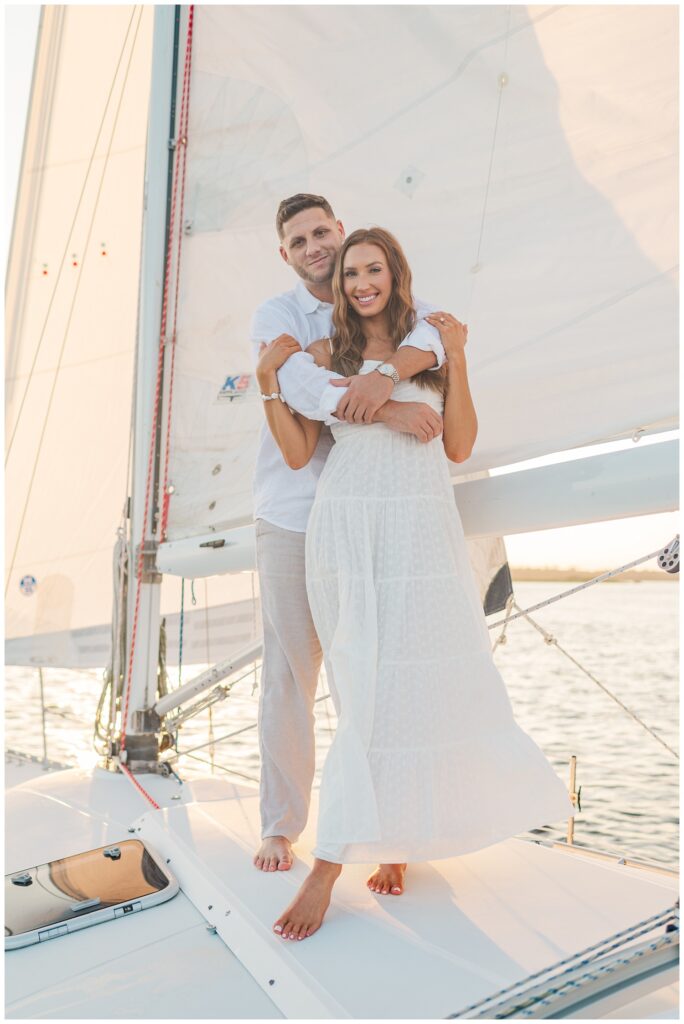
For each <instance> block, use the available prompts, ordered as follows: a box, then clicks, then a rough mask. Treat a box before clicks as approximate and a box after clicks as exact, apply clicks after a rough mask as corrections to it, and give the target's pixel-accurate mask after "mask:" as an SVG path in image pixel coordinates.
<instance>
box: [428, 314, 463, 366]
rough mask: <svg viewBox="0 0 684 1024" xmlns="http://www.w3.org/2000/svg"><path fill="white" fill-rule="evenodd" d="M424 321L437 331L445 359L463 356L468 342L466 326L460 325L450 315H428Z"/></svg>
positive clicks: (459, 322)
mask: <svg viewBox="0 0 684 1024" xmlns="http://www.w3.org/2000/svg"><path fill="white" fill-rule="evenodd" d="M425 319H426V320H427V322H428V323H429V324H432V326H433V327H436V328H437V330H438V331H439V336H440V338H441V339H442V345H443V346H444V351H445V353H446V357H447V359H451V358H453V357H454V356H456V355H459V354H460V355H463V352H464V349H465V347H466V342H467V341H468V324H462V323H461V321H460V320H457V319H456V317H455V316H452V315H451V313H442V312H437V313H430V315H429V316H426V317H425Z"/></svg>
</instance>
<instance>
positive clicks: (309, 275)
mask: <svg viewBox="0 0 684 1024" xmlns="http://www.w3.org/2000/svg"><path fill="white" fill-rule="evenodd" d="M297 273H298V274H299V276H300V277H301V279H302V280H303V281H310V282H311V284H328V282H329V281H332V279H333V277H334V276H335V257H334V256H332V257H330V260H329V262H328V264H327V266H326V267H325V268H323V267H321V269H320V270H319V271H318V272H316V269H315V268H312V267H298V268H297Z"/></svg>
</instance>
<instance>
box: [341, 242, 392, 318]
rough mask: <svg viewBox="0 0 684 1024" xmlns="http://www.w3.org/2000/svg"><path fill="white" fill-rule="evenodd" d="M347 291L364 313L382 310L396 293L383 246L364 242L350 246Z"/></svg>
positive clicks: (345, 271) (351, 301)
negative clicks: (393, 289) (393, 293)
mask: <svg viewBox="0 0 684 1024" xmlns="http://www.w3.org/2000/svg"><path fill="white" fill-rule="evenodd" d="M342 283H343V286H344V294H345V295H346V297H347V300H348V302H349V305H350V306H351V307H352V309H354V310H356V312H357V313H358V314H359V315H360V316H376V315H377V314H378V313H381V312H382V311H383V309H384V308H385V306H386V305H387V303H388V302H389V300H390V295H391V294H392V285H393V281H392V274H391V273H390V269H389V267H388V266H387V257H386V256H385V253H384V250H383V249H381V248H380V246H379V245H373V244H372V243H370V242H360V243H359V244H358V245H352V246H350V247H349V249H347V251H346V253H345V255H344V266H343V268H342Z"/></svg>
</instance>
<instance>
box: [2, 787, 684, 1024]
mask: <svg viewBox="0 0 684 1024" xmlns="http://www.w3.org/2000/svg"><path fill="white" fill-rule="evenodd" d="M142 781H143V784H144V785H145V786H146V787H147V788H148V789H149V790H150V792H151V793H152V794H153V795H154V797H155V799H156V800H157V801H158V802H159V803H162V804H164V805H165V806H163V807H162V810H161V811H160V812H158V811H154V810H152V809H149V811H147V810H145V806H149V805H144V802H143V801H142V799H141V797H140V796H139V795H138V794H137V793H136V791H135V790H134V789H133V787H132V786H131V785H130V783H128V782H127V781H126V780H125V779H124V778H123V777H122V776H115V775H111V774H108V773H106V772H102V771H96V772H95V773H93V774H92V775H90V774H88V773H86V772H80V771H78V770H72V771H67V772H58V773H55V774H51V775H46V776H44V777H43V778H40V779H34V780H29V781H27V782H25V783H23V784H21V785H20V786H18V787H16V788H14V789H12V790H10V791H9V793H8V829H7V842H8V852H7V860H6V865H7V866H6V870H7V871H10V872H12V871H17V870H19V869H21V868H25V867H27V866H29V865H34V864H37V863H40V862H45V861H47V860H51V859H54V858H55V857H59V856H65V855H68V854H69V853H74V852H77V851H78V850H84V849H88V848H92V847H96V846H100V845H103V844H106V843H109V842H113V841H118V840H121V839H123V838H126V837H127V836H128V835H129V833H128V827H129V823H131V822H135V828H136V832H137V834H138V835H140V836H141V837H142V838H144V839H145V840H146V841H147V842H149V844H150V845H151V846H153V847H155V848H156V849H157V850H158V851H159V852H160V853H162V854H163V855H164V856H165V857H167V858H169V860H170V867H171V870H173V871H174V873H175V874H176V876H177V877H178V879H179V881H180V883H181V887H182V890H183V892H182V893H180V894H179V895H178V896H177V897H175V898H174V899H172V900H171V901H169V902H168V903H166V904H163V905H162V906H160V907H157V908H154V909H152V910H148V911H144V912H143V913H141V914H139V915H135V917H132V918H125V919H120V920H117V921H112V922H107V923H105V924H101V925H97V926H95V927H94V928H92V929H85V930H84V931H81V932H78V933H75V934H73V935H68V936H64V937H62V938H60V939H55V940H53V941H51V942H48V943H44V944H42V945H40V946H33V947H28V948H26V949H23V950H16V951H13V952H11V953H8V954H7V955H6V964H7V968H8V969H7V988H6V992H7V996H6V998H7V1016H8V1017H58V1018H59V1017H72V1018H78V1019H81V1018H85V1017H93V1018H98V1017H109V1018H121V1017H133V1018H146V1017H169V1018H183V1017H199V1018H239V1017H244V1018H257V1017H262V1018H266V1017H277V1016H281V1015H282V1016H287V1017H299V1018H301V1019H316V1018H319V1019H320V1018H326V1017H327V1018H344V1017H347V1018H349V1017H351V1018H440V1017H447V1016H449V1015H450V1014H455V1013H457V1012H458V1011H459V1010H461V1009H462V1008H463V1007H465V1006H467V1005H468V1004H470V1003H473V1002H475V1001H477V1000H479V999H480V998H482V997H485V996H487V995H489V994H491V993H492V992H495V991H498V990H500V989H502V988H505V987H506V986H507V985H509V984H510V983H512V982H515V981H518V980H520V979H523V978H525V977H526V976H528V975H529V974H531V973H533V972H535V971H537V970H540V969H541V968H545V967H548V966H550V965H551V964H554V963H556V962H557V961H559V960H562V959H563V958H564V957H565V956H567V955H570V954H572V953H574V952H576V951H577V950H578V949H582V948H584V947H587V946H589V945H591V944H592V943H594V942H597V941H599V940H601V939H604V938H605V937H606V936H608V935H611V934H612V933H615V932H618V931H620V930H621V929H623V928H626V927H628V926H629V925H632V924H634V923H636V922H638V921H640V920H642V919H645V918H647V917H649V916H651V915H652V914H654V913H657V912H658V911H661V910H665V909H667V908H668V907H670V906H672V904H673V903H674V901H675V899H676V894H677V877H676V876H675V875H673V874H669V873H660V872H655V871H650V870H645V869H642V868H638V867H632V866H629V865H628V864H620V863H618V862H617V860H615V861H613V860H610V859H604V858H595V857H594V858H592V857H588V856H584V855H583V854H582V853H578V852H572V851H569V850H567V851H566V850H563V849H559V848H558V847H554V848H549V847H545V846H541V845H537V844H536V843H534V842H531V841H529V840H523V839H510V840H507V841H506V842H503V843H499V844H497V845H495V846H492V847H489V848H487V849H484V850H480V851H478V852H476V853H473V854H468V855H466V856H462V857H458V858H453V859H451V860H446V861H435V862H432V863H426V864H415V865H411V866H410V867H409V870H408V872H407V879H406V892H405V893H404V895H402V896H400V897H395V896H385V897H380V896H376V895H374V894H372V893H370V892H369V890H368V889H367V888H366V886H365V880H366V877H367V875H368V873H369V871H368V868H366V867H364V866H362V865H350V866H347V867H346V868H345V869H344V871H343V873H342V876H341V878H340V880H339V882H338V884H337V885H336V887H335V892H334V895H333V902H332V904H331V907H330V909H329V911H328V914H327V916H326V920H325V923H324V925H323V927H322V928H321V930H320V931H319V932H318V933H317V934H316V935H315V936H312V937H311V938H309V939H306V940H304V941H303V942H293V941H287V940H283V939H281V938H279V937H277V936H276V935H274V934H273V932H272V930H271V929H272V923H273V921H274V920H275V918H276V917H277V916H278V915H279V914H280V912H281V911H282V909H283V908H284V907H285V906H286V905H287V903H288V902H289V901H290V900H291V899H292V896H293V895H294V893H295V891H296V889H297V888H298V886H299V884H300V883H301V881H302V879H303V878H304V877H305V875H306V873H307V870H308V866H309V863H310V862H311V859H312V858H311V854H310V853H309V851H310V849H311V848H312V846H313V830H310V831H308V832H307V833H305V835H304V836H303V837H302V840H301V841H300V843H299V844H298V845H297V849H296V852H297V855H298V859H297V862H296V863H295V865H294V867H293V869H292V870H291V871H290V872H274V873H263V872H258V871H256V870H255V868H254V866H253V865H252V855H253V851H254V848H255V845H256V844H257V842H258V836H259V821H258V798H257V794H256V793H255V791H254V790H253V789H249V788H246V787H243V786H239V787H238V786H234V785H232V784H230V783H228V782H226V781H225V780H217V779H206V780H202V781H199V782H194V783H190V784H185V785H184V786H182V787H181V786H179V785H178V783H177V782H176V781H175V780H173V779H162V778H160V777H158V776H143V777H142ZM174 798H175V799H174ZM142 812H144V813H142ZM315 813H316V808H315V806H314V807H313V808H312V815H311V819H312V821H315ZM137 830H139V831H137ZM207 926H209V927H210V928H216V933H213V932H212V931H211V930H208V929H207ZM222 940H223V941H222ZM231 951H232V952H231ZM669 980H670V981H671V980H673V979H672V978H670V979H669ZM660 984H661V985H662V984H663V980H662V979H661V981H660ZM639 995H640V996H641V995H643V991H641V992H640V993H639ZM623 1002H624V995H623ZM635 1005H636V1004H635ZM649 1005H650V1004H649ZM672 1008H673V994H671V997H670V1001H669V1003H668V1000H667V999H664V1000H661V1009H662V1013H657V1014H651V1015H658V1016H675V1014H676V1009H675V1011H674V1012H671V1011H672ZM606 1011H607V1012H609V1011H610V1007H608V1006H607V1007H606ZM578 1015H579V1016H581V1014H578ZM592 1015H593V1014H592ZM620 1015H621V1016H622V1017H629V1016H631V1014H630V1013H629V1012H628V1008H627V1007H626V1006H624V1005H623V1007H622V1010H621V1014H620ZM635 1016H636V1014H635Z"/></svg>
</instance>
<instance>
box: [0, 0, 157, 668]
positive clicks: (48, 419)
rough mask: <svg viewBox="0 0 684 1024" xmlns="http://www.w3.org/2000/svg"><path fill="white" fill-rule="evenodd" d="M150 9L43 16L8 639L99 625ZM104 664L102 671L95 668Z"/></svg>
mask: <svg viewBox="0 0 684 1024" xmlns="http://www.w3.org/2000/svg"><path fill="white" fill-rule="evenodd" d="M151 29H152V10H151V9H150V8H145V7H133V6H125V7H92V6H83V7H79V6H68V7H44V8H43V13H42V19H41V27H40V31H39V39H38V45H37V52H36V60H35V70H34V76H33V87H32V96H31V103H30V109H29V116H28V123H27V128H26V139H25V146H24V156H23V162H22V168H21V174H20V181H19V188H18V198H17V208H16V216H15V223H14V232H13V238H12V248H11V253H10V261H9V272H8V288H7V351H6V374H7V400H6V441H7V457H6V495H7V507H6V556H5V573H6V576H5V602H6V610H7V634H8V636H9V637H10V638H18V637H28V636H32V635H34V634H52V633H59V634H61V636H62V640H61V641H60V644H61V647H54V646H53V651H52V654H53V657H54V658H55V660H56V663H57V664H60V663H61V658H60V651H61V654H62V655H66V654H67V653H68V651H69V649H70V646H71V642H70V640H69V632H70V631H71V630H74V629H79V628H87V627H90V626H94V625H97V624H100V623H103V622H108V621H109V620H110V617H111V608H112V572H111V561H112V549H113V547H114V542H115V540H116V528H117V526H118V525H119V522H120V521H121V517H122V510H123V506H124V503H125V500H126V494H127V483H126V481H127V463H128V455H129V444H130V426H131V396H132V387H133V375H134V348H135V333H136V316H137V302H138V273H139V253H140V232H141V223H142V210H143V176H144V164H145V136H146V128H147V95H148V91H149V77H150V59H151V41H152V35H151ZM101 664H102V662H101Z"/></svg>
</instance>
